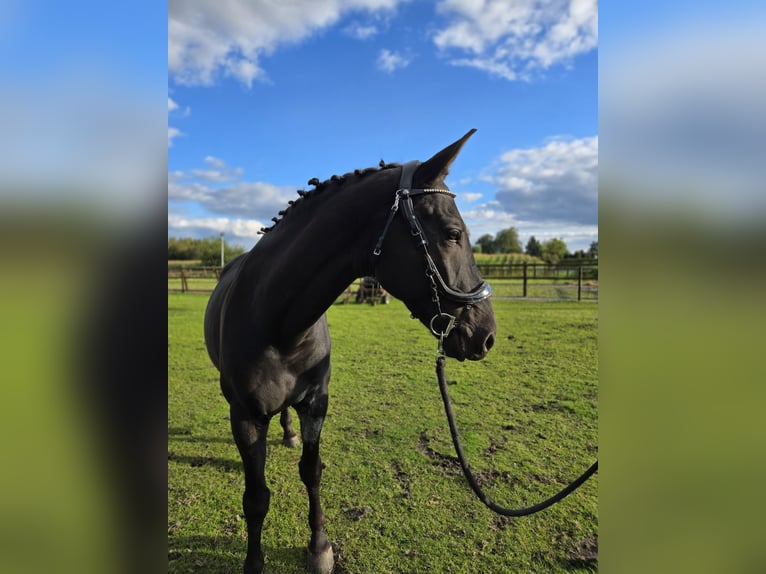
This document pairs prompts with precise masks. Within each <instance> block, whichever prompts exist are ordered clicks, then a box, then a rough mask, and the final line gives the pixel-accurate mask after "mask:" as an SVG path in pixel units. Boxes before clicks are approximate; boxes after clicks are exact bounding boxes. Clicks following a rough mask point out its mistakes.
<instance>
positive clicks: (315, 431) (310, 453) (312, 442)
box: [298, 385, 334, 574]
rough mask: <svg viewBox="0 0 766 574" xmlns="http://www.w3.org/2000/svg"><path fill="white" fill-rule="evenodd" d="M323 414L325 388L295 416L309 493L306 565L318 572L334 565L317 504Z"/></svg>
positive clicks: (303, 478) (325, 406) (327, 569)
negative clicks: (308, 538)
mask: <svg viewBox="0 0 766 574" xmlns="http://www.w3.org/2000/svg"><path fill="white" fill-rule="evenodd" d="M325 388H326V385H325ZM326 413H327V393H326V391H325V392H324V393H322V394H321V396H317V397H315V398H314V399H312V400H311V401H309V402H308V404H305V405H300V406H299V407H298V416H299V417H300V420H301V438H302V439H303V453H302V455H301V461H300V463H299V465H298V468H299V470H300V474H301V480H302V481H303V483H304V484H305V485H306V490H307V491H308V495H309V526H310V527H311V540H310V542H309V552H308V567H309V569H310V570H311V571H312V572H315V573H317V574H328V573H329V572H332V569H333V565H334V559H333V554H332V546H331V545H330V541H329V540H328V539H327V535H326V534H325V531H324V527H325V517H324V513H323V512H322V506H321V504H320V503H319V483H320V481H321V479H322V460H321V458H320V456H319V437H320V434H321V432H322V424H323V423H324V417H325V414H326Z"/></svg>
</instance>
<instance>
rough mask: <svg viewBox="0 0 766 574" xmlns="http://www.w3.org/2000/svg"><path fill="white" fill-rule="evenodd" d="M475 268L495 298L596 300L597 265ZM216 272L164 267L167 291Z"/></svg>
mask: <svg viewBox="0 0 766 574" xmlns="http://www.w3.org/2000/svg"><path fill="white" fill-rule="evenodd" d="M478 267H479V271H480V272H481V274H482V276H483V277H484V278H485V279H487V280H488V281H490V282H491V283H492V287H493V289H494V297H496V298H518V297H522V298H535V299H576V300H578V301H582V300H597V299H598V265H597V264H592V263H587V264H578V263H577V262H571V263H570V262H569V261H566V262H564V263H561V264H559V265H546V264H542V263H504V264H479V265H478ZM220 272H221V269H220V267H168V293H179V292H180V293H187V292H189V293H209V292H211V291H212V290H213V288H214V287H215V285H216V283H217V282H218V278H219V277H220ZM493 280H494V281H493ZM359 287H360V280H355V281H354V282H353V283H352V284H351V285H349V286H348V288H347V289H346V290H345V291H344V292H343V293H342V294H341V296H340V297H339V298H338V302H343V303H346V302H349V301H355V300H356V295H357V292H358V291H359Z"/></svg>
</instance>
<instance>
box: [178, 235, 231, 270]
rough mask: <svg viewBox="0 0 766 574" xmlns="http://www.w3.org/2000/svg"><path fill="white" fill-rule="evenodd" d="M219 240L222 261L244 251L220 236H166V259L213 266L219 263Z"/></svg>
mask: <svg viewBox="0 0 766 574" xmlns="http://www.w3.org/2000/svg"><path fill="white" fill-rule="evenodd" d="M221 241H223V242H224V244H223V257H224V261H225V262H227V261H231V260H232V259H234V258H235V257H236V256H237V255H240V254H241V253H244V252H245V250H244V249H243V248H242V247H236V246H234V245H230V244H228V243H226V241H225V240H224V239H223V238H221V237H208V238H206V239H192V238H191V237H180V238H178V237H168V261H170V260H171V259H172V260H178V261H199V262H200V264H201V265H204V266H206V267H213V266H219V265H221Z"/></svg>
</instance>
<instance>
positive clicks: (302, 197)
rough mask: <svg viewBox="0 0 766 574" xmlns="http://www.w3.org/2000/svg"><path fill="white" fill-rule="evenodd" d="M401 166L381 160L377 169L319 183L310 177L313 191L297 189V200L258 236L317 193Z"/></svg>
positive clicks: (344, 175)
mask: <svg viewBox="0 0 766 574" xmlns="http://www.w3.org/2000/svg"><path fill="white" fill-rule="evenodd" d="M401 165H402V164H400V163H386V162H385V161H383V160H380V163H379V164H378V167H368V168H365V169H355V170H354V171H352V172H348V173H345V174H343V175H333V176H332V177H330V179H326V180H324V181H319V179H318V178H316V177H312V178H311V179H310V180H309V181H308V185H313V186H314V189H310V190H308V191H307V190H305V189H299V190H298V196H299V197H298V199H296V200H294V201H293V200H290V201H288V202H287V204H288V205H287V207H286V208H285V209H283V210H282V211H280V212H279V214H278V217H272V218H271V220H272V221H273V222H274V224H273V225H272V226H271V227H261V230H260V231H259V234H260V235H262V234H264V233H268V232H269V231H271V230H272V229H274V227H276V226H277V224H278V223H279V222H280V221H282V219H284V217H285V216H287V215H288V214H289V213H291V211H292V209H293V208H294V207H295V206H297V205H300V204H302V203H303V202H304V201H306V200H307V199H309V198H311V197H314V196H315V195H317V194H318V193H322V192H323V191H326V190H328V188H330V189H334V188H338V187H340V186H342V185H343V184H344V183H346V181H347V180H349V179H352V178H353V179H354V180H357V179H361V178H363V177H365V176H367V175H369V174H371V173H377V172H379V171H383V170H385V169H393V168H396V167H401Z"/></svg>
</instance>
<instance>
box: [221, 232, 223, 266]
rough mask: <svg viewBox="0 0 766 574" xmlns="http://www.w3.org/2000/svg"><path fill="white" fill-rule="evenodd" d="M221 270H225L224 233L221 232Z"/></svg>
mask: <svg viewBox="0 0 766 574" xmlns="http://www.w3.org/2000/svg"><path fill="white" fill-rule="evenodd" d="M221 269H223V231H221Z"/></svg>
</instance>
